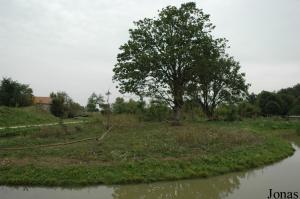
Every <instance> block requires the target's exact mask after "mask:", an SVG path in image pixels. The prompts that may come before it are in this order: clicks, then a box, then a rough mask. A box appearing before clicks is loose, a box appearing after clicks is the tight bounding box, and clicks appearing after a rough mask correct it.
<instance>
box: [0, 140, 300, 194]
mask: <svg viewBox="0 0 300 199" xmlns="http://www.w3.org/2000/svg"><path fill="white" fill-rule="evenodd" d="M293 146H294V148H295V149H296V152H295V154H294V155H293V156H292V157H289V158H287V159H285V160H283V161H281V162H278V163H275V164H273V165H271V166H266V167H263V168H259V169H255V170H251V171H247V172H239V173H231V174H227V175H223V176H218V177H212V178H208V179H195V180H181V181H173V182H159V183H152V184H138V185H115V186H96V187H88V188H75V189H67V188H43V187H7V186H2V187H0V199H8V198H9V199H19V198H22V199H37V198H43V199H50V198H51V199H53V198H55V199H60V198H61V199H62V198H63V199H77V198H78V199H79V198H80V199H82V198H86V199H90V198H91V199H93V198H97V199H110V198H113V199H135V198H138V199H150V198H151V199H153V198H172V199H173V198H176V199H177V198H178V199H181V198H182V199H183V198H184V199H186V198H203V199H254V198H255V199H260V198H262V199H263V198H267V196H268V195H269V189H273V191H278V192H300V172H299V169H300V148H299V147H300V138H299V137H298V138H294V139H293Z"/></svg>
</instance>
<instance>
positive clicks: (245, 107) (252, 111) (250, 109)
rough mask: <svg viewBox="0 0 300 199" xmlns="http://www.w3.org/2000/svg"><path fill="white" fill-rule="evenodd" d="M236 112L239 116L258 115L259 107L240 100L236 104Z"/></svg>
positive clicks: (249, 116)
mask: <svg viewBox="0 0 300 199" xmlns="http://www.w3.org/2000/svg"><path fill="white" fill-rule="evenodd" d="M238 113H239V115H240V117H242V118H244V117H246V118H253V117H257V116H258V115H259V113H260V112H259V108H258V107H257V106H255V105H254V104H252V103H249V102H245V101H244V102H241V103H239V104H238Z"/></svg>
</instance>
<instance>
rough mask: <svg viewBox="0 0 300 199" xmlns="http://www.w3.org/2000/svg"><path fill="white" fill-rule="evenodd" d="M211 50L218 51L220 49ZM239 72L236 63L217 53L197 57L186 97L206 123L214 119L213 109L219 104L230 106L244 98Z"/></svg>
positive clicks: (246, 91)
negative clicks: (188, 97) (198, 110)
mask: <svg viewBox="0 0 300 199" xmlns="http://www.w3.org/2000/svg"><path fill="white" fill-rule="evenodd" d="M218 42H219V41H216V43H218ZM220 42H221V43H222V42H223V41H221V40H220ZM215 48H221V49H222V48H224V45H223V44H221V45H219V47H215ZM208 49H209V48H208ZM239 70H240V65H239V63H238V62H236V61H235V60H234V59H233V58H232V57H229V56H228V55H226V54H223V53H222V51H221V50H217V51H216V53H215V54H209V53H208V54H207V56H206V57H205V58H204V59H203V58H202V57H200V58H199V61H198V62H196V65H195V66H194V68H193V80H192V81H191V82H190V87H189V95H190V97H191V98H192V99H195V101H196V102H198V103H199V105H200V106H201V108H202V110H203V112H204V113H205V114H206V116H207V117H208V118H209V119H212V118H213V117H214V111H215V108H216V107H217V106H218V105H219V104H221V103H228V104H234V103H235V102H238V101H240V100H242V99H244V98H245V97H246V96H247V93H248V87H249V85H248V84H246V83H245V79H244V77H245V74H244V73H240V72H239Z"/></svg>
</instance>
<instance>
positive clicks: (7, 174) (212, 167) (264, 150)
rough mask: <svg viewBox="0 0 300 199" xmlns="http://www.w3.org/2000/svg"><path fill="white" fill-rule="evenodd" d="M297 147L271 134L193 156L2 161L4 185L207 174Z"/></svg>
mask: <svg viewBox="0 0 300 199" xmlns="http://www.w3.org/2000/svg"><path fill="white" fill-rule="evenodd" d="M293 153H294V148H293V147H292V145H291V144H289V143H288V142H287V141H285V140H283V139H280V138H277V137H269V138H267V139H266V141H265V142H264V143H263V144H260V145H258V146H255V147H253V146H252V147H243V146H241V147H238V148H235V149H234V150H229V151H222V152H220V154H216V155H213V156H207V157H205V156H204V157H195V158H193V159H191V160H180V159H174V160H164V161H162V160H157V159H148V160H145V161H136V162H129V163H128V162H127V163H120V164H118V165H114V166H103V165H88V166H64V167H59V168H57V167H53V168H50V167H37V166H35V165H32V164H31V165H27V166H15V165H14V166H5V165H0V185H6V186H49V187H53V186H62V187H78V186H92V185H101V184H106V185H109V184H133V183H150V182H157V181H170V180H180V179H192V178H207V177H211V176H217V175H222V174H226V173H230V172H238V171H245V170H249V169H253V168H257V167H261V166H265V165H269V164H272V163H275V162H278V161H280V160H282V159H285V158H287V157H289V156H291V155H292V154H293Z"/></svg>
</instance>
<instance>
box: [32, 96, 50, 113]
mask: <svg viewBox="0 0 300 199" xmlns="http://www.w3.org/2000/svg"><path fill="white" fill-rule="evenodd" d="M51 103H52V99H51V97H36V96H34V97H33V104H34V105H35V106H39V107H41V108H42V109H44V110H49V109H50V105H51Z"/></svg>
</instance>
